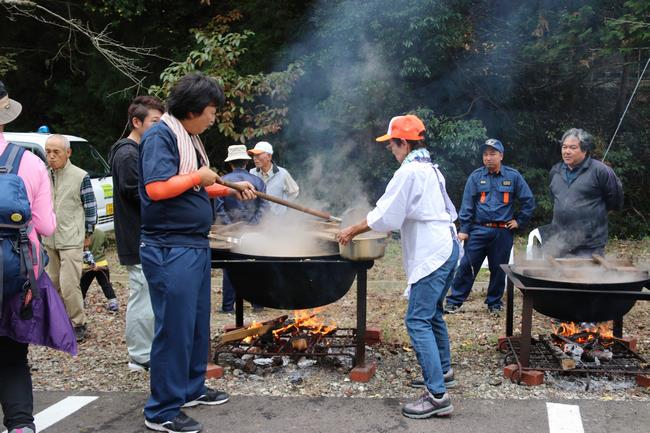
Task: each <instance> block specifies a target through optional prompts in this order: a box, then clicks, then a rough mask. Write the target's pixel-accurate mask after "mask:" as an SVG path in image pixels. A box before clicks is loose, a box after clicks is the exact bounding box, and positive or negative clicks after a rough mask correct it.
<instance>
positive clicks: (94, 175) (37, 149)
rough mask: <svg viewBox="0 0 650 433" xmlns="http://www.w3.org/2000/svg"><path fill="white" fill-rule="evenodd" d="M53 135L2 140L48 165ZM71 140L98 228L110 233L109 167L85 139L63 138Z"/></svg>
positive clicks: (22, 134) (18, 134)
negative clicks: (91, 196)
mask: <svg viewBox="0 0 650 433" xmlns="http://www.w3.org/2000/svg"><path fill="white" fill-rule="evenodd" d="M50 135H52V134H42V133H38V132H5V133H4V137H5V140H7V141H9V142H11V143H15V144H18V145H20V146H23V147H25V148H27V149H29V150H31V151H32V152H33V153H34V154H36V155H38V157H39V158H41V159H42V160H43V162H44V163H45V165H47V158H46V157H45V141H46V140H47V138H48V137H49V136H50ZM66 137H67V138H68V140H70V147H71V148H72V156H71V157H70V160H71V161H72V163H73V164H74V165H76V166H77V167H79V168H82V169H84V170H85V171H87V172H88V175H89V176H90V183H91V184H92V185H93V192H94V193H95V200H96V201H97V227H98V228H100V229H102V230H103V231H105V232H106V231H113V178H112V177H111V169H110V167H109V166H108V163H107V162H106V160H105V159H104V158H102V156H101V155H100V153H99V152H98V151H97V149H95V148H94V147H93V145H92V144H90V143H88V141H87V140H86V139H84V138H80V137H75V136H73V135H66Z"/></svg>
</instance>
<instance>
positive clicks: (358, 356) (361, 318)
mask: <svg viewBox="0 0 650 433" xmlns="http://www.w3.org/2000/svg"><path fill="white" fill-rule="evenodd" d="M373 265H374V262H373V261H365V262H358V263H357V328H356V329H357V332H356V336H355V338H356V348H355V356H354V366H355V367H357V366H362V365H364V364H365V362H366V313H367V294H368V269H370V268H372V266H373ZM235 326H236V327H238V328H240V327H242V326H244V298H242V297H241V296H239V294H237V293H236V294H235Z"/></svg>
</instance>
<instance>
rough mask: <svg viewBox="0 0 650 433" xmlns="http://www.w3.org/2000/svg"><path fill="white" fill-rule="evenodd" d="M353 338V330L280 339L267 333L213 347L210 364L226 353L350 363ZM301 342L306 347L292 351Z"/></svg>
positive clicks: (354, 332)
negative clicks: (345, 359)
mask: <svg viewBox="0 0 650 433" xmlns="http://www.w3.org/2000/svg"><path fill="white" fill-rule="evenodd" d="M356 335H357V330H356V329H355V328H337V329H335V330H334V331H332V332H331V333H329V334H325V335H324V334H315V335H303V334H298V335H281V336H279V337H277V338H275V337H273V336H272V335H271V334H270V333H267V334H266V335H264V336H261V337H256V338H253V339H252V340H251V341H250V342H244V341H243V340H237V341H231V342H229V343H226V344H224V345H222V346H217V347H215V349H214V362H215V363H216V364H219V356H220V355H222V354H226V353H228V354H233V355H237V356H243V355H245V354H252V355H255V356H259V357H273V356H306V357H323V356H348V357H350V358H352V359H353V360H354V358H355V348H356ZM303 339H305V340H306V342H307V345H306V347H304V348H301V349H295V348H294V347H293V343H292V342H293V341H295V340H303Z"/></svg>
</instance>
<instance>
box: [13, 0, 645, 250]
mask: <svg viewBox="0 0 650 433" xmlns="http://www.w3.org/2000/svg"><path fill="white" fill-rule="evenodd" d="M649 59H650V2H648V1H647V0H628V1H624V0H618V1H617V0H602V1H596V0H582V1H577V0H536V1H533V0H530V1H528V0H527V1H514V0H512V1H504V0H501V1H500V0H491V1H487V0H484V1H481V0H474V1H470V0H447V1H443V0H420V1H417V2H413V1H410V0H391V1H387V0H368V1H350V0H329V1H325V0H321V1H316V0H312V1H308V0H303V1H299V0H274V1H265V0H243V1H235V0H224V1H217V0H212V1H210V0H188V1H183V2H179V1H172V0H110V1H109V0H95V1H83V0H81V1H74V2H72V1H60V0H43V1H38V2H32V1H25V0H0V80H2V81H3V82H4V83H5V84H6V85H7V86H8V88H9V90H10V94H11V96H12V97H14V98H15V99H17V100H19V101H21V102H22V103H23V107H24V111H23V114H22V115H21V116H20V117H19V118H18V120H17V121H16V122H14V123H12V124H11V125H10V126H11V127H10V128H7V129H8V130H11V131H35V130H36V129H37V128H38V127H39V126H40V125H43V124H45V125H48V126H49V128H50V129H51V130H52V131H54V132H60V133H65V134H72V135H77V136H81V137H84V138H86V139H88V140H89V141H90V142H92V143H93V144H95V145H96V146H97V147H98V149H100V151H101V152H102V153H103V154H104V155H106V154H107V153H108V150H109V149H110V146H111V145H112V144H113V143H114V142H115V141H116V140H118V139H119V138H120V137H122V136H123V135H124V134H125V133H126V132H125V124H126V109H127V107H128V103H129V101H130V100H131V99H132V98H133V97H134V96H135V95H137V94H147V93H152V94H156V95H159V96H161V97H163V98H164V97H165V95H166V94H167V92H168V91H169V88H170V87H171V86H172V85H173V83H174V82H175V81H176V80H177V79H178V78H180V77H181V76H182V75H184V74H185V73H187V72H191V71H195V70H198V71H202V72H204V73H207V74H210V75H212V76H215V77H216V78H218V79H220V80H221V82H222V83H223V84H224V87H225V90H226V95H227V104H226V106H225V107H223V109H222V110H221V111H220V113H219V116H218V120H217V124H216V125H215V127H214V128H212V129H211V130H210V131H208V132H207V133H206V134H204V137H203V138H204V142H205V143H206V145H207V147H208V149H209V153H210V157H211V160H212V161H213V165H215V166H217V167H218V168H220V169H223V168H224V166H223V163H222V161H223V159H224V157H225V153H226V148H227V146H228V145H231V144H236V143H244V144H246V145H248V146H249V147H252V146H253V145H254V144H255V143H256V142H257V141H260V140H263V139H264V140H267V141H270V142H271V143H272V144H273V145H274V148H275V149H276V155H275V158H274V159H275V160H276V161H277V162H278V163H279V164H280V165H282V166H284V167H286V168H288V169H289V170H290V171H291V172H292V173H293V174H294V177H296V178H297V180H298V182H299V184H300V185H301V190H302V194H301V201H303V202H304V203H307V204H310V205H315V206H321V207H324V208H327V209H328V210H331V211H333V212H334V213H336V212H340V211H342V210H343V209H345V208H347V207H350V206H353V205H358V204H359V203H362V202H368V204H371V203H374V201H375V200H376V199H377V198H378V197H379V195H380V194H381V193H382V191H383V189H384V187H385V185H386V183H387V182H388V180H389V179H390V176H391V175H392V173H393V172H394V170H395V169H396V167H397V166H396V163H395V161H394V159H392V157H391V155H390V154H389V153H388V152H386V151H385V150H384V149H383V148H382V146H380V145H378V144H377V143H375V142H374V137H376V136H378V135H382V134H384V133H385V130H386V125H387V123H388V120H389V119H390V118H391V117H392V116H394V115H398V114H403V113H407V112H414V113H417V114H418V115H419V116H421V117H422V118H423V120H424V121H425V124H426V125H427V134H426V135H427V137H426V138H427V143H428V145H429V148H430V150H431V151H432V155H433V158H434V159H435V161H436V162H437V163H438V164H439V165H440V167H441V169H442V171H443V173H444V174H445V177H446V178H447V184H448V190H449V192H450V195H451V196H452V199H453V201H454V202H455V203H456V204H457V205H459V204H460V199H461V197H462V191H463V187H464V184H465V181H466V179H467V176H468V175H469V174H470V173H471V172H472V170H473V169H475V168H476V167H478V166H480V164H481V159H480V155H479V154H478V147H479V145H480V144H481V143H482V142H483V141H484V140H485V139H486V138H488V137H495V138H498V139H500V140H501V141H502V142H503V143H504V145H505V148H506V152H505V158H504V163H506V164H508V165H510V166H512V167H515V168H517V169H518V170H520V171H521V172H522V174H523V175H524V177H525V178H526V180H527V181H528V183H529V185H530V186H531V188H532V189H533V191H534V193H535V196H536V198H537V201H538V208H537V210H536V212H535V216H534V221H533V222H532V226H537V225H542V224H546V223H548V222H549V221H550V218H551V212H552V203H551V201H550V199H549V195H548V170H549V169H550V167H551V166H552V165H553V164H554V163H556V162H558V161H560V144H559V139H560V138H561V135H562V133H563V132H564V131H565V130H566V129H568V128H571V127H579V128H584V129H586V130H587V131H589V132H590V133H592V134H593V135H594V137H595V149H594V150H593V156H594V157H595V158H598V159H602V158H603V156H605V155H606V161H607V163H608V164H610V165H611V166H612V167H613V168H614V170H615V171H616V173H617V174H618V176H619V177H620V178H621V180H622V181H623V185H624V190H625V208H624V210H623V211H622V212H617V213H613V214H612V215H611V216H610V233H611V234H612V235H613V236H616V237H621V238H643V237H648V235H649V234H648V218H650V199H648V191H649V187H650V185H649V183H650V182H649V176H648V172H647V167H649V166H650V140H649V138H650V116H649V114H650V104H648V100H649V98H650V71H648V72H646V71H645V67H647V65H648V62H649ZM644 72H646V73H645V75H644ZM641 77H643V79H641V80H640V81H639V78H641ZM637 85H638V87H637ZM633 94H634V98H633V99H632V103H631V104H630V105H629V107H627V104H628V101H629V100H630V98H631V96H632V95H633ZM626 108H628V110H627V114H626V116H625V117H624V120H623V122H622V123H621V124H620V126H619V120H620V119H621V116H622V115H623V113H624V111H625V110H626ZM617 129H618V131H617ZM615 131H617V133H616V135H615V139H614V140H613V141H612V138H613V137H614V133H615ZM610 142H611V147H609V145H610ZM608 148H609V150H608Z"/></svg>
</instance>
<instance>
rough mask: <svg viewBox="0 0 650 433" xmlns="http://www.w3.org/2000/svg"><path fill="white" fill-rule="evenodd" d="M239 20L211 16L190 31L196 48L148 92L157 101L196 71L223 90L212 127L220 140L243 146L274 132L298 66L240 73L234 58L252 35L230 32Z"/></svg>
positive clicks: (230, 16) (284, 111) (281, 119)
mask: <svg viewBox="0 0 650 433" xmlns="http://www.w3.org/2000/svg"><path fill="white" fill-rule="evenodd" d="M241 18H242V16H241V14H240V13H239V12H238V11H236V10H235V11H232V12H231V13H230V14H228V15H227V16H216V17H215V18H214V19H213V21H212V22H211V23H210V24H208V25H207V26H206V27H204V28H201V29H194V30H192V31H191V33H192V34H193V36H194V38H195V43H196V45H195V47H194V49H193V50H192V51H190V53H189V54H188V55H187V58H186V59H185V60H183V61H179V62H174V63H172V64H171V65H169V66H168V67H167V68H166V69H165V70H164V71H163V72H162V73H161V74H160V78H161V82H162V83H161V84H160V85H154V86H151V87H150V89H149V91H150V92H151V93H153V94H156V95H158V96H161V97H165V96H166V95H168V94H169V91H170V90H171V88H172V87H173V85H174V84H175V83H176V82H177V81H178V80H179V79H180V78H181V77H183V76H184V75H186V74H188V73H191V72H195V71H200V72H202V73H204V74H206V75H209V76H212V77H215V78H216V79H218V80H219V81H221V84H222V85H223V87H224V92H225V96H226V104H225V106H224V107H223V108H221V109H220V110H219V112H218V113H217V129H218V131H219V132H220V133H221V134H223V135H224V136H225V137H227V138H230V139H233V140H235V141H238V142H241V143H245V142H246V141H247V140H250V139H252V138H255V137H262V136H267V135H271V134H275V133H277V132H278V131H279V130H280V129H281V128H282V126H283V124H284V122H285V118H286V114H287V107H286V105H283V103H284V102H285V101H286V100H287V97H288V95H289V94H290V92H291V89H292V87H293V83H295V81H296V80H297V79H298V78H299V77H300V76H301V75H302V73H303V70H302V65H301V63H300V62H294V63H292V64H290V65H289V66H288V67H287V68H286V69H285V70H284V71H280V72H272V73H257V74H242V73H240V72H239V70H238V66H239V59H240V57H241V56H242V55H243V54H244V53H245V52H246V50H247V49H246V47H245V44H246V42H247V41H248V40H249V39H250V38H252V37H253V36H254V33H253V32H251V31H244V32H243V33H234V32H231V31H230V24H231V23H232V22H235V21H238V20H240V19H241Z"/></svg>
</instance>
